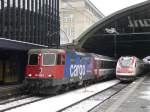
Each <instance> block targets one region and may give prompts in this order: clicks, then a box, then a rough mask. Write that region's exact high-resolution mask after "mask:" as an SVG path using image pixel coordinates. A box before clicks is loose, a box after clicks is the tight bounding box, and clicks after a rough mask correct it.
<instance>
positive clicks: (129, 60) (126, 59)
mask: <svg viewBox="0 0 150 112" xmlns="http://www.w3.org/2000/svg"><path fill="white" fill-rule="evenodd" d="M132 59H133V58H132V57H123V58H121V60H120V65H121V66H122V67H129V66H131V64H132Z"/></svg>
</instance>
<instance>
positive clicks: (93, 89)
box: [0, 80, 119, 112]
mask: <svg viewBox="0 0 150 112" xmlns="http://www.w3.org/2000/svg"><path fill="white" fill-rule="evenodd" d="M118 83H119V81H118V80H112V81H108V82H103V83H99V84H95V85H92V86H89V87H86V88H81V89H77V90H74V91H69V92H67V93H64V94H60V95H56V96H49V97H29V98H28V97H27V98H22V99H20V100H16V101H15V100H14V101H10V102H9V103H4V104H2V105H0V111H7V110H8V111H9V110H10V111H12V112H16V111H18V112H20V111H21V112H24V110H25V111H31V108H32V111H40V110H41V108H39V107H38V106H37V105H42V108H43V109H44V110H43V109H42V110H41V111H45V112H46V111H47V112H48V111H50V112H56V111H65V110H66V109H68V108H69V107H71V106H73V105H75V104H78V103H80V102H82V101H84V100H85V99H88V98H91V97H92V96H93V97H94V96H95V95H98V93H103V92H104V91H105V90H107V88H112V87H113V88H114V90H115V89H116V88H115V86H114V85H117V84H118ZM100 91H102V92H100ZM111 92H112V91H111ZM103 94H105V93H103ZM107 94H108V93H107ZM101 95H102V94H101ZM102 96H103V95H102ZM64 99H65V102H64ZM95 101H96V96H95ZM18 102H19V103H18ZM33 102H35V103H33ZM62 102H63V103H62ZM0 103H1V102H0ZM29 103H30V105H27V104H29ZM31 103H32V104H31ZM16 104H17V105H16ZM43 104H44V105H43ZM49 104H51V105H49ZM16 107H18V108H16ZM79 112H80V110H79Z"/></svg>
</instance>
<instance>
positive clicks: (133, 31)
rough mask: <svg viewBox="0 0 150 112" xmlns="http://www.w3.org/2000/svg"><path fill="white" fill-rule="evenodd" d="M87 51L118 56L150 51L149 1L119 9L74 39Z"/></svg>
mask: <svg viewBox="0 0 150 112" xmlns="http://www.w3.org/2000/svg"><path fill="white" fill-rule="evenodd" d="M75 43H76V44H77V46H78V48H80V49H82V50H84V51H86V52H94V53H98V54H101V55H108V56H115V54H116V55H117V57H119V56H121V55H135V56H137V57H142V58H143V57H145V56H147V55H149V54H150V1H145V2H142V3H139V4H136V5H133V6H130V7H127V8H125V9H123V10H119V11H117V12H116V13H113V14H111V15H109V16H107V17H105V18H104V19H102V20H100V21H98V22H97V23H95V24H94V25H93V26H91V27H90V28H89V29H87V30H86V31H85V32H84V33H82V34H81V35H80V37H79V38H77V39H76V40H75Z"/></svg>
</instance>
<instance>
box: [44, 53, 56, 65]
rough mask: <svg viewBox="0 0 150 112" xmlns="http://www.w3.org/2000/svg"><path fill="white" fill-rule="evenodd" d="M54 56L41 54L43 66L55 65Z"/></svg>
mask: <svg viewBox="0 0 150 112" xmlns="http://www.w3.org/2000/svg"><path fill="white" fill-rule="evenodd" d="M55 63H56V54H43V65H46V66H48V65H55Z"/></svg>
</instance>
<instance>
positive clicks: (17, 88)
mask: <svg viewBox="0 0 150 112" xmlns="http://www.w3.org/2000/svg"><path fill="white" fill-rule="evenodd" d="M22 87H23V86H22V84H16V85H7V86H0V100H1V99H5V98H8V97H11V96H13V95H17V94H21V92H22V91H21V88H22Z"/></svg>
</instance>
